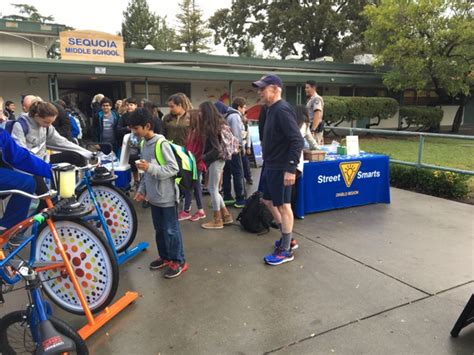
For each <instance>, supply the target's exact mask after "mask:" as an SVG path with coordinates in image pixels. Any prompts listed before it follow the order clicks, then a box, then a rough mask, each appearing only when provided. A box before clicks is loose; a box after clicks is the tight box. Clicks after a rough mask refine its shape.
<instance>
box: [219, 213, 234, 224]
mask: <svg viewBox="0 0 474 355" xmlns="http://www.w3.org/2000/svg"><path fill="white" fill-rule="evenodd" d="M221 212H222V216H223V223H224V224H232V223H234V220H233V218H232V215H231V214H230V212H229V211H227V213H225V212H224V211H222V210H221Z"/></svg>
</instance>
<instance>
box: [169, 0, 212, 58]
mask: <svg viewBox="0 0 474 355" xmlns="http://www.w3.org/2000/svg"><path fill="white" fill-rule="evenodd" d="M179 8H180V13H179V14H178V15H176V18H177V20H178V22H179V34H178V40H179V42H180V43H181V44H183V45H184V46H185V48H186V51H187V52H190V53H197V52H202V51H208V50H209V46H208V40H209V38H210V36H211V32H210V31H209V30H208V29H207V26H206V25H205V23H204V20H203V17H202V11H201V10H200V9H199V7H198V6H196V3H195V0H182V1H181V3H180V4H179Z"/></svg>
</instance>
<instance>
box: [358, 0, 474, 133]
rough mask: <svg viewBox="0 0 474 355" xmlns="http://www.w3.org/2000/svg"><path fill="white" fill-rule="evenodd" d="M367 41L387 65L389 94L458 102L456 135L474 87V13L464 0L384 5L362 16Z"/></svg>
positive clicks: (385, 0)
mask: <svg viewBox="0 0 474 355" xmlns="http://www.w3.org/2000/svg"><path fill="white" fill-rule="evenodd" d="M364 15H365V16H366V18H367V21H368V23H369V26H368V28H367V31H366V32H365V38H366V40H367V42H368V44H369V45H370V46H371V47H372V49H373V52H374V53H375V54H376V55H377V65H381V64H385V65H388V66H389V67H390V68H391V70H390V71H388V72H387V73H386V74H384V83H385V84H386V85H387V86H388V87H389V88H392V89H395V90H404V89H419V90H423V89H427V88H434V90H435V91H436V93H437V94H438V96H439V97H442V96H444V95H448V96H451V97H456V96H457V97H458V98H459V99H460V104H461V105H460V107H459V110H458V111H457V113H456V117H455V120H454V123H453V128H452V130H453V131H457V130H458V128H459V125H460V123H461V120H462V115H463V108H464V104H465V101H466V100H465V99H466V96H468V95H469V94H470V90H471V89H472V88H473V85H474V70H473V69H474V67H473V66H474V21H473V20H474V19H473V16H474V8H473V7H472V4H471V3H470V1H465V0H382V1H381V3H380V4H379V6H367V7H366V8H365V10H364Z"/></svg>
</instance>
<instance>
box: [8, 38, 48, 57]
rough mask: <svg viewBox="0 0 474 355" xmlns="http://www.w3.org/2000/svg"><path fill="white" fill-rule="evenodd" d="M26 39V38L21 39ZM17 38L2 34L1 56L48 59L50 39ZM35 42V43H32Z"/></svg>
mask: <svg viewBox="0 0 474 355" xmlns="http://www.w3.org/2000/svg"><path fill="white" fill-rule="evenodd" d="M21 37H24V38H21ZM21 37H17V35H16V34H15V36H13V35H12V34H9V35H6V34H0V56H2V57H16V58H46V57H47V53H48V51H47V48H46V47H47V44H48V45H49V46H51V43H50V39H47V38H43V37H28V36H24V35H23V36H21ZM32 42H33V43H32Z"/></svg>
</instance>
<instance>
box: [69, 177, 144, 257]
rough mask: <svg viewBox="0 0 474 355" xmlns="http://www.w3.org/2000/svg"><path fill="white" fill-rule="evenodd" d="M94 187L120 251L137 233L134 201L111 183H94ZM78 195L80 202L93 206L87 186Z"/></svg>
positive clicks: (126, 246) (116, 247) (116, 248)
mask: <svg viewBox="0 0 474 355" xmlns="http://www.w3.org/2000/svg"><path fill="white" fill-rule="evenodd" d="M92 189H93V190H94V192H95V195H96V198H97V202H98V204H99V206H100V208H101V209H102V213H103V214H104V218H105V221H106V223H107V228H108V229H109V231H110V234H111V235H112V239H113V240H114V246H115V250H117V252H118V253H120V252H121V251H123V250H126V249H127V248H128V247H129V246H130V245H131V244H132V243H133V240H134V239H135V236H136V234H137V224H138V222H137V213H136V211H135V208H134V207H133V204H132V201H130V198H129V197H128V196H127V195H125V193H123V192H122V191H121V190H119V189H117V188H115V187H113V186H111V185H94V186H92ZM77 196H78V198H77V200H78V201H79V202H81V203H83V204H85V205H86V206H90V207H93V206H92V202H91V200H90V196H89V191H88V190H87V188H86V187H85V186H84V187H82V188H81V189H80V190H79V192H78V194H77ZM94 225H96V224H94ZM96 226H97V227H98V226H100V224H98V225H96Z"/></svg>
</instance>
